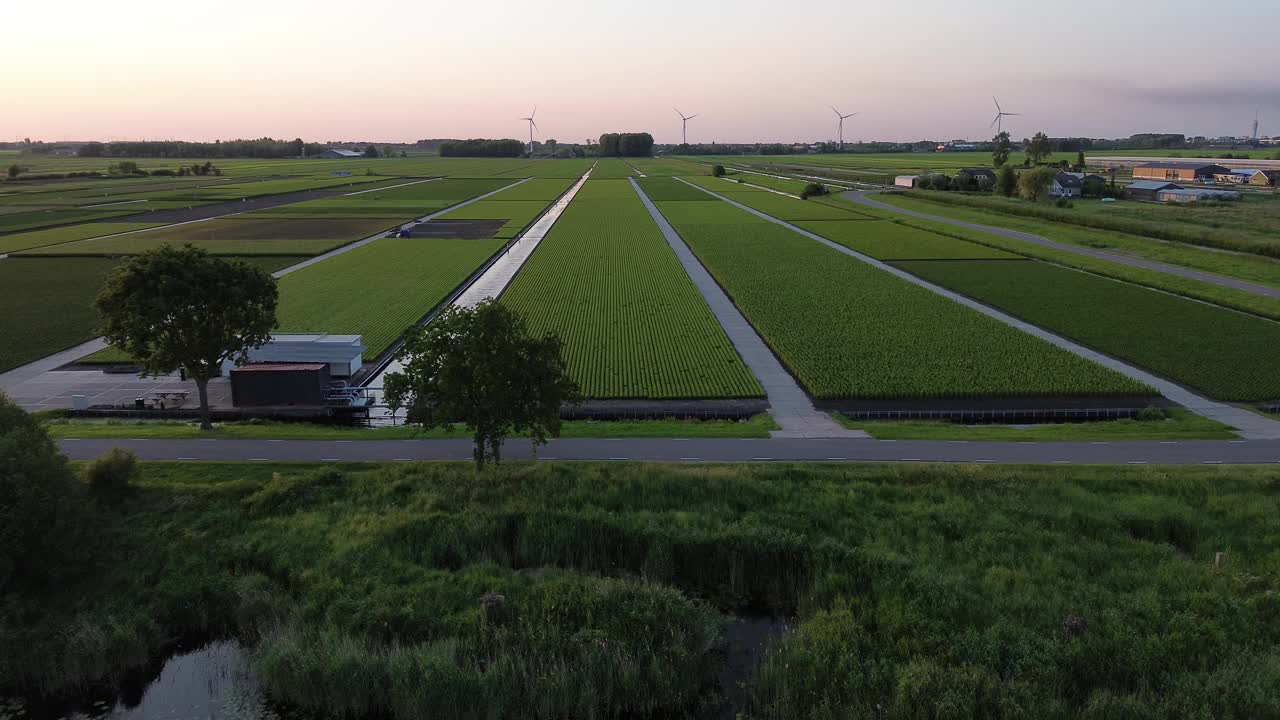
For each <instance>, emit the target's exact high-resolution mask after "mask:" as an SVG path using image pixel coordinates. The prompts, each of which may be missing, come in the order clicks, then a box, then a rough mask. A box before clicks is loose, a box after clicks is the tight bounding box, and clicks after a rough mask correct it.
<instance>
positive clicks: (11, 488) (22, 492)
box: [0, 394, 77, 591]
mask: <svg viewBox="0 0 1280 720" xmlns="http://www.w3.org/2000/svg"><path fill="white" fill-rule="evenodd" d="M74 492H75V480H74V477H73V476H72V474H71V470H70V469H69V468H68V467H67V459H66V458H65V457H63V456H62V454H61V453H59V452H58V447H57V445H55V444H54V442H53V440H52V439H51V438H50V437H49V434H48V433H47V432H45V430H44V428H42V427H41V426H40V423H39V422H38V421H37V420H36V419H35V418H33V417H32V416H31V415H28V414H27V413H26V412H24V411H23V410H22V408H20V407H18V406H17V405H16V404H14V403H13V401H11V400H9V398H7V397H5V396H4V395H3V394H0V591H3V590H4V589H5V587H6V585H7V584H8V583H9V582H11V581H13V580H15V579H22V578H25V579H34V580H46V579H49V578H50V577H51V576H52V575H53V574H54V569H55V568H57V567H58V565H59V564H60V563H59V561H60V560H61V559H62V557H63V552H62V549H63V548H66V547H74V546H75V545H76V542H75V539H74V538H73V537H71V535H72V533H71V532H70V529H71V528H73V527H75V525H76V523H75V522H74V520H75V518H74V514H75V513H76V510H77V504H76V502H75V496H74Z"/></svg>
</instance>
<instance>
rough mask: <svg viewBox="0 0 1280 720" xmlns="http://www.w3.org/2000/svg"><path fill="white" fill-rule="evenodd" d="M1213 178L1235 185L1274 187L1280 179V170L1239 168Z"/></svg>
mask: <svg viewBox="0 0 1280 720" xmlns="http://www.w3.org/2000/svg"><path fill="white" fill-rule="evenodd" d="M1213 178H1214V179H1215V180H1217V181H1218V182H1221V183H1231V184H1234V185H1259V186H1262V187H1274V186H1275V185H1276V183H1277V181H1280V170H1258V169H1256V168H1238V169H1236V170H1232V171H1231V172H1227V173H1218V174H1217V175H1214V176H1213Z"/></svg>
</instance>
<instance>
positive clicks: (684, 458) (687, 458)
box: [680, 457, 702, 460]
mask: <svg viewBox="0 0 1280 720" xmlns="http://www.w3.org/2000/svg"><path fill="white" fill-rule="evenodd" d="M680 459H681V460H701V459H702V458H696V457H682V458H680Z"/></svg>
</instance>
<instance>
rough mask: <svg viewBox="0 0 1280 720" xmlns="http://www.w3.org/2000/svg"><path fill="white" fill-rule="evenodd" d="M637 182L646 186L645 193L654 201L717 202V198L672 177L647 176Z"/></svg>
mask: <svg viewBox="0 0 1280 720" xmlns="http://www.w3.org/2000/svg"><path fill="white" fill-rule="evenodd" d="M636 182H638V183H640V187H642V188H644V194H645V195H648V196H649V199H650V200H652V201H654V202H660V201H665V200H675V201H681V200H700V201H703V202H715V201H716V199H715V198H713V197H711V196H710V195H708V194H706V193H704V192H702V191H701V190H699V189H697V188H692V187H689V186H688V185H686V184H685V183H682V182H680V181H679V180H677V179H675V178H671V177H647V178H640V179H639V180H637V181H636Z"/></svg>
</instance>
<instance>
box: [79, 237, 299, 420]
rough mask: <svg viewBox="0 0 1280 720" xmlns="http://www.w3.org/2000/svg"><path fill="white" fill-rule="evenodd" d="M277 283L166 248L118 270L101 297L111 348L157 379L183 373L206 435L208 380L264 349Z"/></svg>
mask: <svg viewBox="0 0 1280 720" xmlns="http://www.w3.org/2000/svg"><path fill="white" fill-rule="evenodd" d="M277 297H278V291H277V289H276V281H275V278H273V277H271V275H270V274H268V273H267V272H266V271H265V270H262V269H261V268H259V267H257V266H255V265H250V264H249V263H246V262H244V261H243V260H238V259H225V258H220V257H217V256H214V255H210V254H209V253H207V252H205V251H204V250H201V249H199V248H196V247H193V246H191V245H186V246H184V247H182V248H174V247H173V246H171V245H163V246H161V247H160V248H157V249H155V250H150V251H148V252H145V253H143V254H141V255H137V256H135V257H133V258H131V259H129V260H126V261H125V262H124V263H122V264H121V265H119V266H118V267H116V268H115V270H113V271H112V272H111V273H110V274H109V275H108V276H107V279H106V282H105V283H104V285H103V288H102V292H101V293H99V295H98V299H97V302H96V306H97V309H98V312H99V313H100V314H101V315H102V320H103V326H102V334H103V335H104V336H105V337H106V339H107V342H109V343H111V344H112V345H114V346H116V347H118V348H120V349H121V350H123V351H124V352H126V353H128V354H129V355H130V356H131V357H133V358H134V359H135V360H137V361H138V362H139V363H141V364H142V367H143V370H144V372H147V373H150V374H153V375H163V374H166V373H171V372H173V371H175V370H177V369H179V368H184V369H185V370H186V372H187V375H189V376H190V377H191V379H192V380H194V381H195V383H196V388H197V390H198V391H199V394H200V427H201V428H203V429H205V430H209V429H212V427H213V426H212V424H211V423H210V422H209V380H210V378H213V377H216V376H217V375H218V374H219V373H220V372H221V370H222V364H223V362H225V361H226V360H232V361H234V362H237V363H238V362H243V359H244V356H245V353H246V352H248V351H249V350H250V349H252V348H255V347H258V346H260V345H262V344H263V343H265V342H266V341H267V340H268V339H270V337H271V329H272V328H273V327H275V324H276V301H277Z"/></svg>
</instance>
